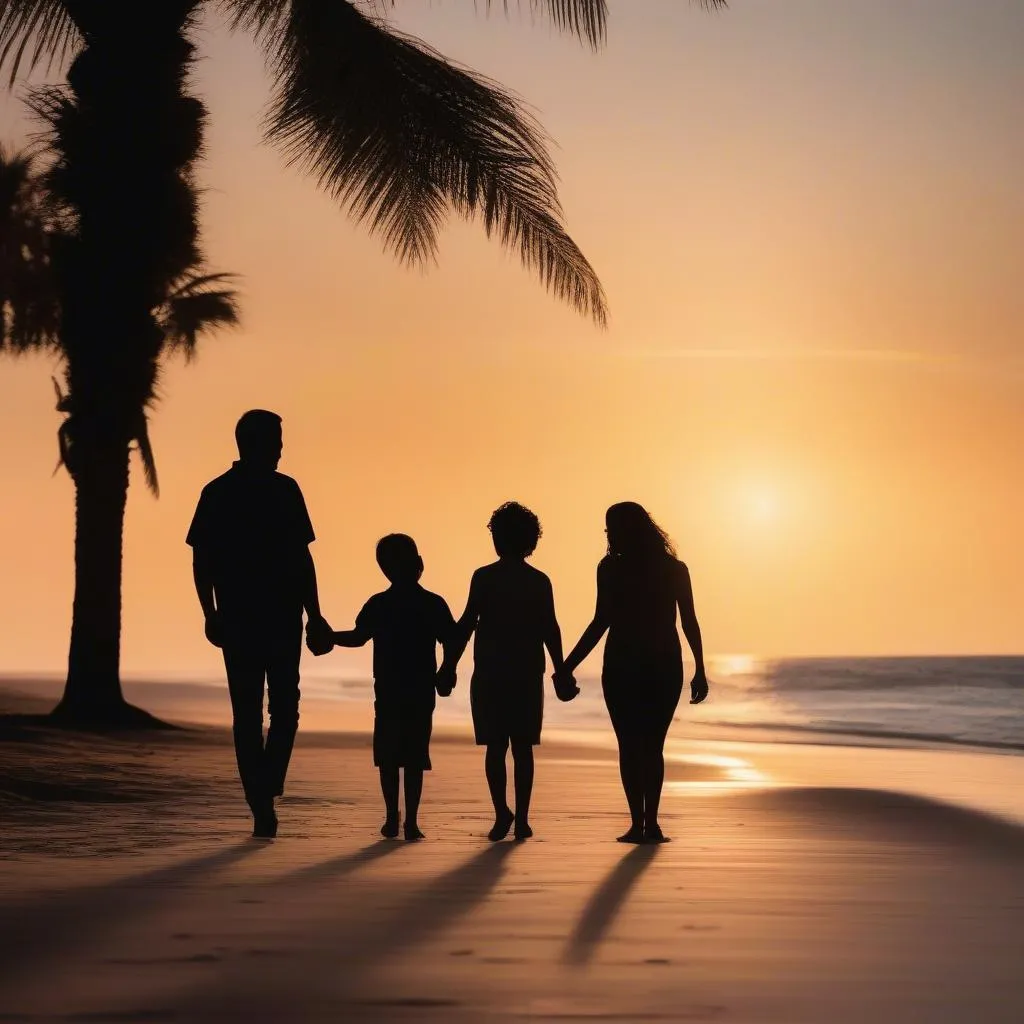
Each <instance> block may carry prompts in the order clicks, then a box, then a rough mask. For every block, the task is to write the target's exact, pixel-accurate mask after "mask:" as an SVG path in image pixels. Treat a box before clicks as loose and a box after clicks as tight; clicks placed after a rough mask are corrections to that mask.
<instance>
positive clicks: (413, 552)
mask: <svg viewBox="0 0 1024 1024" xmlns="http://www.w3.org/2000/svg"><path fill="white" fill-rule="evenodd" d="M377 564H378V565H379V566H380V571H381V572H382V573H384V575H385V576H386V577H387V578H388V579H389V580H390V581H391V582H392V583H399V582H402V583H405V582H409V581H410V580H418V579H419V578H420V574H421V573H422V572H423V560H422V559H421V558H420V553H419V550H418V548H417V547H416V541H414V540H413V539H412V537H410V536H409V535H408V534H405V533H389V534H388V535H387V536H386V537H381V539H380V540H379V541H377Z"/></svg>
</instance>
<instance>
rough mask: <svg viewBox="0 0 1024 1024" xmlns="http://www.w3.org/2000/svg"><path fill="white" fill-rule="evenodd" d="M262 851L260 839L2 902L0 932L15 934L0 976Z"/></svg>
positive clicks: (64, 951)
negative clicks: (96, 881) (93, 882)
mask: <svg viewBox="0 0 1024 1024" xmlns="http://www.w3.org/2000/svg"><path fill="white" fill-rule="evenodd" d="M263 849H266V845H265V844H263V843H254V842H245V843H238V844H236V845H234V846H229V847H227V848H226V849H221V850H217V851H216V852H215V853H210V854H205V855H203V856H201V857H193V858H191V859H189V860H185V861H177V862H175V863H172V864H168V865H166V866H165V867H161V868H155V869H153V870H152V871H143V872H141V873H139V874H136V875H128V876H121V877H119V878H116V879H114V880H113V881H110V882H104V883H101V884H99V885H91V886H87V887H85V888H82V889H73V890H72V891H71V892H66V891H61V892H55V893H46V894H44V895H42V896H40V897H39V898H38V899H36V900H20V901H17V902H15V903H11V904H7V905H5V906H2V907H0V935H6V936H14V935H17V937H18V938H17V941H16V942H11V943H9V944H6V945H5V946H4V955H3V957H2V958H0V980H3V979H4V978H9V977H12V976H14V975H16V974H18V973H19V972H20V971H22V970H23V969H25V968H26V967H27V966H29V965H32V964H33V963H34V962H37V961H44V960H52V959H54V958H56V957H61V956H66V955H68V954H69V953H73V952H74V951H75V949H76V948H81V947H85V946H92V945H94V944H95V943H96V942H97V941H99V940H100V939H102V937H103V936H104V935H106V934H107V933H109V932H110V931H113V930H114V929H116V928H118V927H120V926H122V925H124V924H126V923H128V922H130V921H132V920H138V919H139V918H142V917H145V916H146V915H147V914H150V913H152V912H153V911H154V910H155V909H157V908H158V907H159V906H160V905H161V904H163V903H166V902H168V901H169V900H170V899H171V898H172V896H173V890H174V889H175V888H176V887H178V886H181V885H183V884H185V883H187V882H189V881H191V880H193V879H196V878H200V877H202V876H203V875H205V874H207V873H208V872H211V871H215V870H216V869H217V868H220V867H225V866H227V865H229V864H233V863H235V862H236V861H239V860H241V859H242V858H243V857H247V856H249V855H250V854H252V853H255V852H257V851H259V850H263Z"/></svg>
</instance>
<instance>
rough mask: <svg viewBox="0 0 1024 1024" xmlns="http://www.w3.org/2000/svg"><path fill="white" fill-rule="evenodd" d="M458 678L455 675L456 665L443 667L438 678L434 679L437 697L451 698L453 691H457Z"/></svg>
mask: <svg viewBox="0 0 1024 1024" xmlns="http://www.w3.org/2000/svg"><path fill="white" fill-rule="evenodd" d="M456 680H457V676H456V674H455V666H454V665H448V664H445V665H442V666H441V667H440V668H439V669H438V670H437V676H436V677H435V679H434V686H435V687H436V689H437V695H438V696H439V697H450V696H451V695H452V690H454V689H455V683H456Z"/></svg>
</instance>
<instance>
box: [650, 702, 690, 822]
mask: <svg viewBox="0 0 1024 1024" xmlns="http://www.w3.org/2000/svg"><path fill="white" fill-rule="evenodd" d="M680 692H681V691H680V690H678V689H676V688H675V687H672V688H670V689H669V690H668V692H667V693H666V697H665V704H664V708H663V710H662V713H661V714H660V715H659V719H658V721H655V722H652V723H651V728H650V730H649V731H648V734H647V736H646V737H645V738H644V744H643V750H644V767H643V774H644V781H643V793H644V838H645V839H646V840H647V841H648V842H665V841H666V837H665V834H664V833H663V832H662V830H661V825H660V824H659V822H658V811H659V809H660V807H661V791H662V789H663V787H664V785H665V740H666V739H667V737H668V730H669V726H671V724H672V716H673V715H674V714H675V710H676V706H677V704H678V703H679V694H680Z"/></svg>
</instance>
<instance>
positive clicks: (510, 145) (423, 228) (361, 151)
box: [250, 0, 606, 323]
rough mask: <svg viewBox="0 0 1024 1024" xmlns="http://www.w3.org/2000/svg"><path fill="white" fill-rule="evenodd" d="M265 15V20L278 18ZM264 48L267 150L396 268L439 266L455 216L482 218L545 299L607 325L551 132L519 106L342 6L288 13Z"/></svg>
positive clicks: (302, 6)
mask: <svg viewBox="0 0 1024 1024" xmlns="http://www.w3.org/2000/svg"><path fill="white" fill-rule="evenodd" d="M257 6H259V7H260V8H261V9H262V10H263V12H264V14H265V15H266V17H268V18H269V17H272V14H271V13H270V8H271V7H273V6H276V5H274V4H272V3H271V2H270V0H250V8H251V9H252V10H253V11H255V9H256V7H257ZM264 44H265V46H267V48H268V50H269V53H270V56H271V59H272V60H273V61H274V64H275V70H276V95H275V101H274V105H273V108H272V110H271V113H270V116H269V121H268V136H269V138H270V139H271V140H272V141H274V142H276V143H278V144H279V145H281V146H282V147H283V148H284V150H285V152H286V154H287V155H288V157H289V158H290V160H291V161H292V162H294V163H297V164H299V165H301V166H303V167H304V168H305V169H306V170H308V171H310V172H311V173H312V174H313V175H314V176H315V177H316V178H317V179H318V181H319V183H320V185H321V186H322V187H323V188H325V189H326V190H327V191H328V192H329V193H330V194H331V195H333V196H334V197H335V198H337V199H338V200H339V201H341V202H342V203H343V204H345V205H346V206H348V207H349V209H350V210H351V211H352V213H353V214H354V216H355V217H356V219H357V220H359V221H364V222H366V223H368V224H369V226H370V228H371V230H373V231H375V232H376V233H378V234H379V235H381V237H382V238H383V240H384V243H385V245H386V246H387V247H388V248H389V249H391V250H393V251H394V252H395V253H396V254H397V255H398V256H399V258H401V259H402V260H404V261H406V262H410V263H423V262H425V261H429V260H431V259H433V258H434V256H435V253H436V249H437V235H438V230H439V228H440V226H441V224H442V222H443V220H444V217H445V215H446V214H447V213H448V212H450V211H455V212H458V213H460V214H461V215H463V216H465V217H467V218H473V217H475V216H479V217H481V219H482V220H483V224H484V227H485V229H486V230H487V232H488V234H493V235H495V236H496V237H497V238H498V239H500V241H501V242H502V243H503V244H504V245H505V246H506V247H507V248H509V249H511V250H512V251H514V252H517V253H518V254H519V256H520V258H521V259H522V261H523V263H524V264H525V265H526V266H528V267H530V268H532V269H533V270H534V271H536V272H537V273H538V274H539V276H540V278H541V280H542V282H543V283H544V284H545V285H546V286H547V287H548V289H549V290H551V291H552V292H553V293H554V294H555V295H557V296H558V297H559V298H561V299H564V300H566V301H568V302H569V303H570V304H571V305H573V306H574V307H575V308H577V309H579V310H581V311H582V312H585V313H589V314H590V315H591V316H593V317H594V319H595V320H596V321H598V322H599V323H603V322H604V321H605V318H606V307H605V297H604V293H603V291H602V288H601V284H600V281H599V280H598V278H597V275H596V274H595V272H594V270H593V268H592V267H591V266H590V264H589V263H588V262H587V260H586V258H585V257H584V255H583V253H582V252H581V251H580V249H579V247H578V246H577V245H576V243H575V242H574V241H573V240H572V239H571V238H570V237H569V235H568V233H567V232H566V230H565V228H564V227H563V225H562V211H561V207H560V205H559V200H558V190H557V180H556V176H555V171H554V166H553V164H552V161H551V158H550V156H549V155H548V152H547V146H546V139H545V136H544V133H543V131H542V129H541V128H540V126H539V125H538V124H537V122H536V121H535V120H534V119H533V118H532V117H531V116H530V115H529V114H528V113H527V112H526V111H525V110H523V108H522V106H521V105H520V103H519V102H518V100H517V99H516V98H515V97H514V96H512V95H511V94H510V93H508V92H506V91H505V90H504V89H502V88H501V87H500V86H498V85H497V84H495V83H494V82H491V81H489V80H488V79H486V78H483V77H482V76H479V75H477V74H475V73H473V72H471V71H469V70H467V69H465V68H462V67H459V66H457V65H455V64H453V63H451V62H450V61H447V60H445V58H444V57H442V56H441V55H440V54H438V53H437V52H436V51H434V50H432V49H431V48H430V47H428V46H427V45H426V44H424V43H422V42H421V41H419V40H417V39H413V38H411V37H408V36H405V35H402V34H400V33H398V32H395V31H393V30H390V29H389V28H388V26H386V25H385V24H384V23H382V22H380V21H379V20H376V19H373V18H370V17H368V16H367V15H365V14H363V13H362V12H361V11H359V10H357V9H356V8H355V6H353V5H352V4H351V3H348V2H345V0H330V2H324V0H291V7H290V11H289V17H288V21H287V25H286V26H285V29H284V31H283V32H281V33H275V34H274V35H273V36H269V35H265V36H264Z"/></svg>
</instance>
